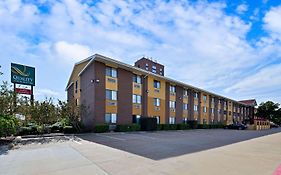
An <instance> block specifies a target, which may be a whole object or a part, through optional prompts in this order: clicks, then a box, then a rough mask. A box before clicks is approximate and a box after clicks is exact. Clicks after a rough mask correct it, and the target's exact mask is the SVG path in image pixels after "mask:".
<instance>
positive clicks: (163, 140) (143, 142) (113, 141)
mask: <svg viewBox="0 0 281 175" xmlns="http://www.w3.org/2000/svg"><path fill="white" fill-rule="evenodd" d="M278 132H281V128H276V129H271V130H263V131H250V130H245V131H244V130H223V129H208V130H207V129H206V130H202V129H197V130H185V131H155V132H131V133H103V134H95V133H87V134H82V135H77V137H79V138H81V139H84V140H87V141H90V142H95V143H98V144H102V145H106V146H109V147H111V148H115V149H119V150H122V151H126V152H129V153H132V154H136V155H139V156H143V157H146V158H149V159H153V160H160V159H165V158H170V157H175V156H180V155H184V154H189V153H194V152H198V151H204V150H207V149H212V148H216V147H221V146H225V145H229V144H233V143H237V142H241V141H245V140H249V139H253V138H257V137H262V136H265V135H270V134H274V133H278Z"/></svg>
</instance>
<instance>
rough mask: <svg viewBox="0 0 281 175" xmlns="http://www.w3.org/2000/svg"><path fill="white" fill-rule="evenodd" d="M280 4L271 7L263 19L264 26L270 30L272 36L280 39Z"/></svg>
mask: <svg viewBox="0 0 281 175" xmlns="http://www.w3.org/2000/svg"><path fill="white" fill-rule="evenodd" d="M280 19H281V6H278V7H273V8H271V9H270V10H269V11H268V12H267V13H266V14H265V17H264V19H263V21H264V23H265V25H264V28H265V29H266V30H267V31H268V32H270V34H271V36H272V37H274V38H275V37H276V38H279V39H280V40H281V22H280Z"/></svg>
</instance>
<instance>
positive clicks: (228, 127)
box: [225, 123, 247, 130]
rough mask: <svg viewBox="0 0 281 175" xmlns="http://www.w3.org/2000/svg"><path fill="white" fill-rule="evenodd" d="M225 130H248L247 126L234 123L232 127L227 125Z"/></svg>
mask: <svg viewBox="0 0 281 175" xmlns="http://www.w3.org/2000/svg"><path fill="white" fill-rule="evenodd" d="M225 129H238V130H244V129H247V126H246V125H244V124H242V123H233V124H230V125H226V126H225Z"/></svg>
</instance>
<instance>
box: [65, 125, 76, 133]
mask: <svg viewBox="0 0 281 175" xmlns="http://www.w3.org/2000/svg"><path fill="white" fill-rule="evenodd" d="M63 132H64V133H66V134H73V133H76V129H75V128H74V127H73V126H64V127H63Z"/></svg>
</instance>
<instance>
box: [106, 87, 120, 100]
mask: <svg viewBox="0 0 281 175" xmlns="http://www.w3.org/2000/svg"><path fill="white" fill-rule="evenodd" d="M107 92H109V93H110V97H109V98H108V97H107ZM105 98H106V99H107V100H114V101H116V100H117V91H114V90H109V89H106V90H105Z"/></svg>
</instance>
